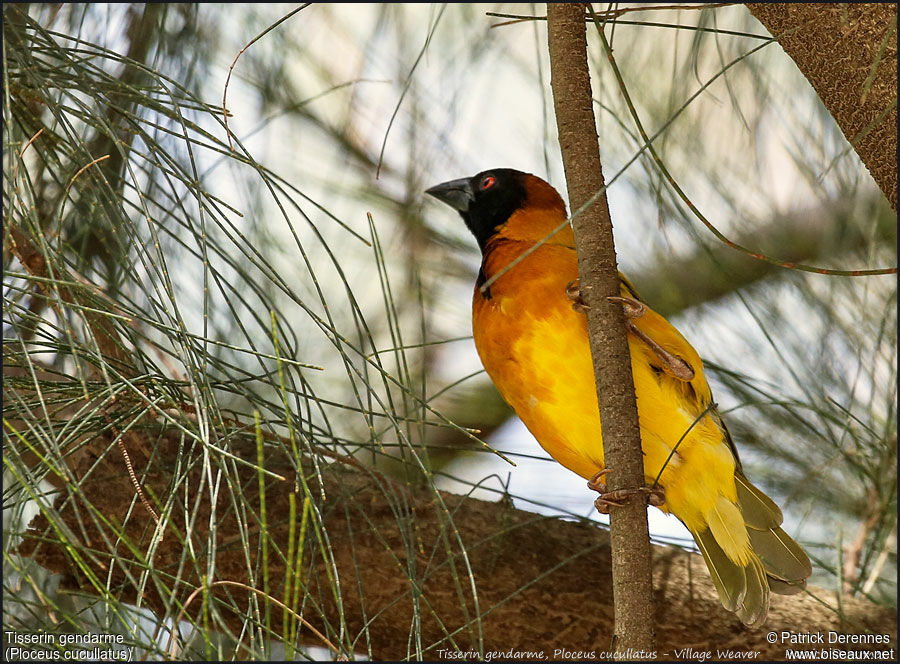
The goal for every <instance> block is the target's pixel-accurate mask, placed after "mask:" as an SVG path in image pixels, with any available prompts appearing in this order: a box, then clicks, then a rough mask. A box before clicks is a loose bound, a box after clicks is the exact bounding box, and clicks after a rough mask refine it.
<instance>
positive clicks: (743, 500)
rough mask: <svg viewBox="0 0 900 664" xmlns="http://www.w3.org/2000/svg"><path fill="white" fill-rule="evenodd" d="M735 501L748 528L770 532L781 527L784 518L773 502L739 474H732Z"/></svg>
mask: <svg viewBox="0 0 900 664" xmlns="http://www.w3.org/2000/svg"><path fill="white" fill-rule="evenodd" d="M734 485H735V487H736V488H737V501H738V505H740V506H741V512H742V513H743V515H744V521H746V522H747V526H749V527H750V528H756V529H757V530H771V529H773V528H777V527H778V526H780V525H781V522H782V521H783V520H784V516H783V515H782V513H781V508H779V507H778V505H776V504H775V501H774V500H772V499H771V498H769V497H768V496H767V495H766V494H764V493H763V492H762V491H760V490H759V489H757V488H756V487H755V486H753V485H752V484H751V483H750V480H748V479H747V478H746V477H744V475H743V474H742V473H740V472H736V473H735V474H734Z"/></svg>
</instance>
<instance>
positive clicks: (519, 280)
mask: <svg viewBox="0 0 900 664" xmlns="http://www.w3.org/2000/svg"><path fill="white" fill-rule="evenodd" d="M426 193H428V194H430V195H431V196H434V197H435V198H437V199H438V200H440V201H442V202H444V203H446V204H448V205H450V206H451V207H453V208H455V209H456V210H457V211H458V212H459V214H460V215H461V216H462V218H463V220H464V221H465V223H466V226H468V228H469V230H470V231H471V232H472V233H473V234H474V236H475V239H476V240H477V241H478V246H479V248H480V249H481V253H482V262H481V270H480V272H479V273H478V279H477V281H476V285H475V294H474V297H473V300H472V331H473V334H474V338H475V346H476V348H477V349H478V355H479V356H480V357H481V361H482V363H483V364H484V368H485V370H486V371H487V373H488V375H489V376H490V377H491V380H493V382H494V384H495V385H496V386H497V389H498V390H499V392H500V394H501V395H502V396H503V398H504V399H505V400H506V401H507V402H508V403H509V404H510V406H512V407H513V409H514V410H515V411H516V414H517V415H518V416H519V418H520V419H521V420H522V422H524V424H525V426H527V427H528V429H529V430H530V431H531V433H532V434H534V437H535V438H536V439H537V440H538V442H539V443H540V444H541V446H542V447H543V448H544V449H545V450H546V451H547V452H548V453H549V454H550V455H551V456H552V457H553V458H554V459H556V460H557V461H558V462H559V463H561V464H562V465H563V466H565V467H566V468H568V469H569V470H572V471H574V472H575V473H578V474H579V475H581V476H582V477H583V478H586V479H588V480H589V483H588V486H589V487H591V488H593V489H595V490H597V491H600V492H601V497H600V498H599V499H598V501H597V505H598V508H599V509H601V510H602V511H608V510H609V509H610V506H615V505H616V504H618V501H619V499H621V498H622V497H623V494H621V492H606V490H605V485H604V484H603V482H602V480H601V478H602V475H603V473H605V472H608V470H609V469H607V468H606V467H605V464H604V460H603V442H602V437H601V433H600V416H599V410H598V405H597V393H596V387H595V379H594V370H593V364H592V361H591V352H590V347H589V344H588V331H587V321H586V318H585V316H584V313H583V304H581V303H579V298H578V286H577V284H578V281H577V280H578V262H577V256H576V253H575V241H574V236H573V234H572V228H571V226H570V225H569V224H567V223H566V219H567V215H566V206H565V203H564V202H563V200H562V198H561V197H560V195H559V194H558V193H557V192H556V190H555V189H554V188H553V187H551V186H550V185H549V184H547V183H546V182H544V181H543V180H542V179H540V178H538V177H536V176H534V175H530V174H527V173H522V172H520V171H516V170H512V169H507V168H498V169H493V170H489V171H484V172H482V173H479V174H478V175H475V176H473V177H470V178H462V179H459V180H453V181H451V182H445V183H443V184H439V185H437V186H434V187H431V188H430V189H428V190H427V192H426ZM555 229H559V230H558V231H557V232H556V233H555V234H553V231H554V230H555ZM551 234H552V235H551ZM548 236H550V237H548ZM526 252H530V253H527V254H526ZM497 275H499V276H497ZM619 276H620V293H619V297H616V298H613V299H614V300H616V301H618V302H620V303H621V304H622V305H623V307H625V316H626V321H627V330H628V347H629V350H630V353H631V368H632V373H633V375H634V386H635V395H636V397H637V407H638V416H639V421H640V431H641V447H642V449H643V453H644V477H645V481H646V484H647V486H648V487H658V488H659V490H648V491H647V492H646V494H645V495H647V494H649V496H648V497H649V500H650V502H651V503H653V504H656V505H658V507H659V508H660V509H661V510H663V511H664V512H669V513H671V514H674V515H675V516H676V517H678V518H679V519H680V520H681V521H682V523H684V525H685V526H686V527H687V528H688V530H689V531H690V532H691V534H692V535H693V536H694V539H695V541H696V542H697V546H698V547H699V549H700V552H701V553H702V555H703V558H704V560H705V561H706V565H707V567H708V568H709V572H710V574H711V576H712V579H713V582H714V584H715V587H716V589H717V590H718V593H719V597H720V599H721V601H722V604H723V605H724V606H725V608H726V609H728V610H730V611H734V612H735V613H736V614H737V615H738V617H739V618H740V619H741V620H742V621H743V622H744V623H745V624H746V625H748V626H754V627H755V626H759V625H761V624H762V623H763V622H764V620H765V618H766V614H767V612H768V607H769V592H770V591H772V592H776V593H779V594H792V593H795V592H799V591H800V590H801V589H802V588H803V587H805V584H806V579H807V577H809V575H810V574H811V572H812V567H811V565H810V562H809V558H808V557H807V556H806V554H805V553H804V551H803V549H801V548H800V546H799V545H798V544H797V543H796V542H794V540H792V539H791V538H790V537H789V536H788V535H787V534H786V533H785V532H784V530H782V529H781V522H782V514H781V510H780V509H779V508H778V506H777V505H776V504H775V503H774V502H773V501H772V500H771V499H770V498H769V497H768V496H766V495H765V494H764V493H763V492H762V491H760V490H759V489H757V488H756V487H755V486H753V485H752V484H751V483H750V482H749V481H748V480H747V478H746V477H745V476H744V473H743V471H742V469H741V463H740V460H739V459H738V454H737V449H736V448H735V445H734V442H733V441H732V439H731V436H730V435H729V433H728V429H726V428H725V424H724V422H723V421H722V419H721V417H720V416H719V414H718V412H717V411H716V410H715V405H714V403H713V400H712V394H711V393H710V389H709V385H708V384H707V382H706V376H705V375H704V373H703V363H702V362H701V360H700V357H699V355H697V352H696V351H695V350H694V349H693V348H692V347H691V345H690V344H689V343H688V342H687V341H686V340H685V339H684V337H682V336H681V334H680V333H679V332H678V330H676V329H675V328H674V327H673V326H672V325H670V324H669V322H668V321H667V320H666V319H665V318H663V317H662V316H661V315H659V314H658V313H656V312H655V311H653V310H652V309H650V308H649V307H648V306H647V305H646V304H645V303H644V302H643V301H641V299H640V297H639V296H638V294H637V292H636V291H635V289H634V287H633V286H632V285H631V283H630V282H629V281H628V280H627V279H626V278H625V277H624V276H623V275H621V274H620V275H619ZM489 281H490V284H489V287H487V288H484V287H483V286H484V285H485V284H486V283H488V282H489ZM679 441H680V443H679ZM657 477H658V478H659V479H658V482H657ZM613 509H614V507H613Z"/></svg>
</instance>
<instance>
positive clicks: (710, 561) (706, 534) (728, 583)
mask: <svg viewBox="0 0 900 664" xmlns="http://www.w3.org/2000/svg"><path fill="white" fill-rule="evenodd" d="M693 535H694V540H695V541H696V542H697V546H698V547H699V548H700V553H701V554H703V560H705V561H706V567H707V568H708V569H709V575H710V576H711V577H712V580H713V585H714V586H715V587H716V590H717V591H718V593H719V600H721V602H722V606H724V607H725V608H726V609H728V610H729V611H737V610H738V607H739V606H740V605H741V603H742V602H743V601H744V596H745V595H746V594H747V588H746V586H747V577H746V574H745V573H744V568H743V567H740V566H738V565H736V564H735V563H733V562H732V561H731V560H730V559H729V558H728V556H726V555H725V552H724V551H722V547H720V546H719V545H718V544H717V543H716V538H715V537H713V534H712V532H711V531H710V530H709V529H706V530H704V531H703V532H702V533H693Z"/></svg>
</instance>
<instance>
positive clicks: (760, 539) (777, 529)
mask: <svg viewBox="0 0 900 664" xmlns="http://www.w3.org/2000/svg"><path fill="white" fill-rule="evenodd" d="M734 479H735V486H736V487H737V498H738V505H739V506H740V508H741V513H742V514H743V516H744V521H746V523H747V534H748V535H749V537H750V545H751V546H752V547H753V552H754V553H755V554H756V555H757V556H759V558H760V560H762V564H763V566H764V567H765V569H766V574H767V575H768V576H769V586H770V587H771V589H772V591H773V592H776V593H779V594H792V593H795V592H799V591H800V590H802V589H803V588H804V587H805V585H806V579H807V578H809V576H810V574H812V564H811V563H810V562H809V557H808V556H807V555H806V552H805V551H804V550H803V549H802V548H800V545H799V544H797V543H796V542H795V541H794V540H792V539H791V538H790V536H789V535H788V534H787V533H786V532H784V530H782V528H781V522H782V519H783V516H782V514H781V510H780V509H779V507H778V505H776V504H775V503H774V501H773V500H772V499H771V498H769V497H768V496H767V495H766V494H764V493H763V492H762V491H760V490H759V489H757V488H756V487H755V486H753V485H752V484H751V483H750V481H749V480H748V479H747V478H746V477H744V476H743V475H742V474H741V473H739V472H738V473H735V476H734Z"/></svg>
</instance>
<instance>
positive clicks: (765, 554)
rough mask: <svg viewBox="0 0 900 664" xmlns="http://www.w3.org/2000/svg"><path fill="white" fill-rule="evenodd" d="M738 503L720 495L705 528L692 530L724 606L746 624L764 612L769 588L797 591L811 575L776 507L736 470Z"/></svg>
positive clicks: (757, 622)
mask: <svg viewBox="0 0 900 664" xmlns="http://www.w3.org/2000/svg"><path fill="white" fill-rule="evenodd" d="M734 479H735V484H736V487H737V503H733V502H731V501H730V500H728V499H727V498H725V497H724V496H719V498H718V499H717V500H716V502H715V504H714V505H713V507H712V509H710V511H709V513H708V514H707V515H706V517H707V523H708V524H709V527H708V528H706V529H705V530H703V531H702V532H693V533H692V534H693V536H694V540H695V541H696V542H697V546H698V547H699V548H700V553H701V554H703V559H704V560H705V561H706V566H707V567H708V568H709V573H710V576H711V577H712V580H713V583H714V584H715V586H716V590H717V591H718V593H719V598H720V599H721V601H722V604H723V606H725V608H726V609H728V610H729V611H734V612H735V613H736V614H737V615H738V617H739V618H740V619H741V622H743V623H744V624H745V625H747V626H748V627H758V626H759V625H761V624H762V623H763V622H764V621H765V619H766V614H767V613H768V610H769V592H770V591H771V592H774V593H778V594H780V595H789V594H793V593H797V592H800V591H801V590H802V589H803V588H804V587H805V586H806V579H807V578H809V576H810V574H812V565H811V564H810V562H809V558H808V557H807V555H806V553H805V552H804V551H803V549H801V548H800V545H798V544H797V543H796V542H795V541H794V540H792V539H791V538H790V537H789V536H788V535H787V533H785V532H784V530H782V529H781V522H782V519H783V517H782V514H781V510H780V509H778V506H777V505H776V504H775V503H774V502H772V499H771V498H769V497H768V496H767V495H766V494H764V493H763V492H762V491H760V490H759V489H757V488H756V487H755V486H753V485H752V484H750V482H749V481H748V480H747V478H746V477H744V476H743V474H742V473H741V472H740V471H737V472H736V473H735V478H734Z"/></svg>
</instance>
